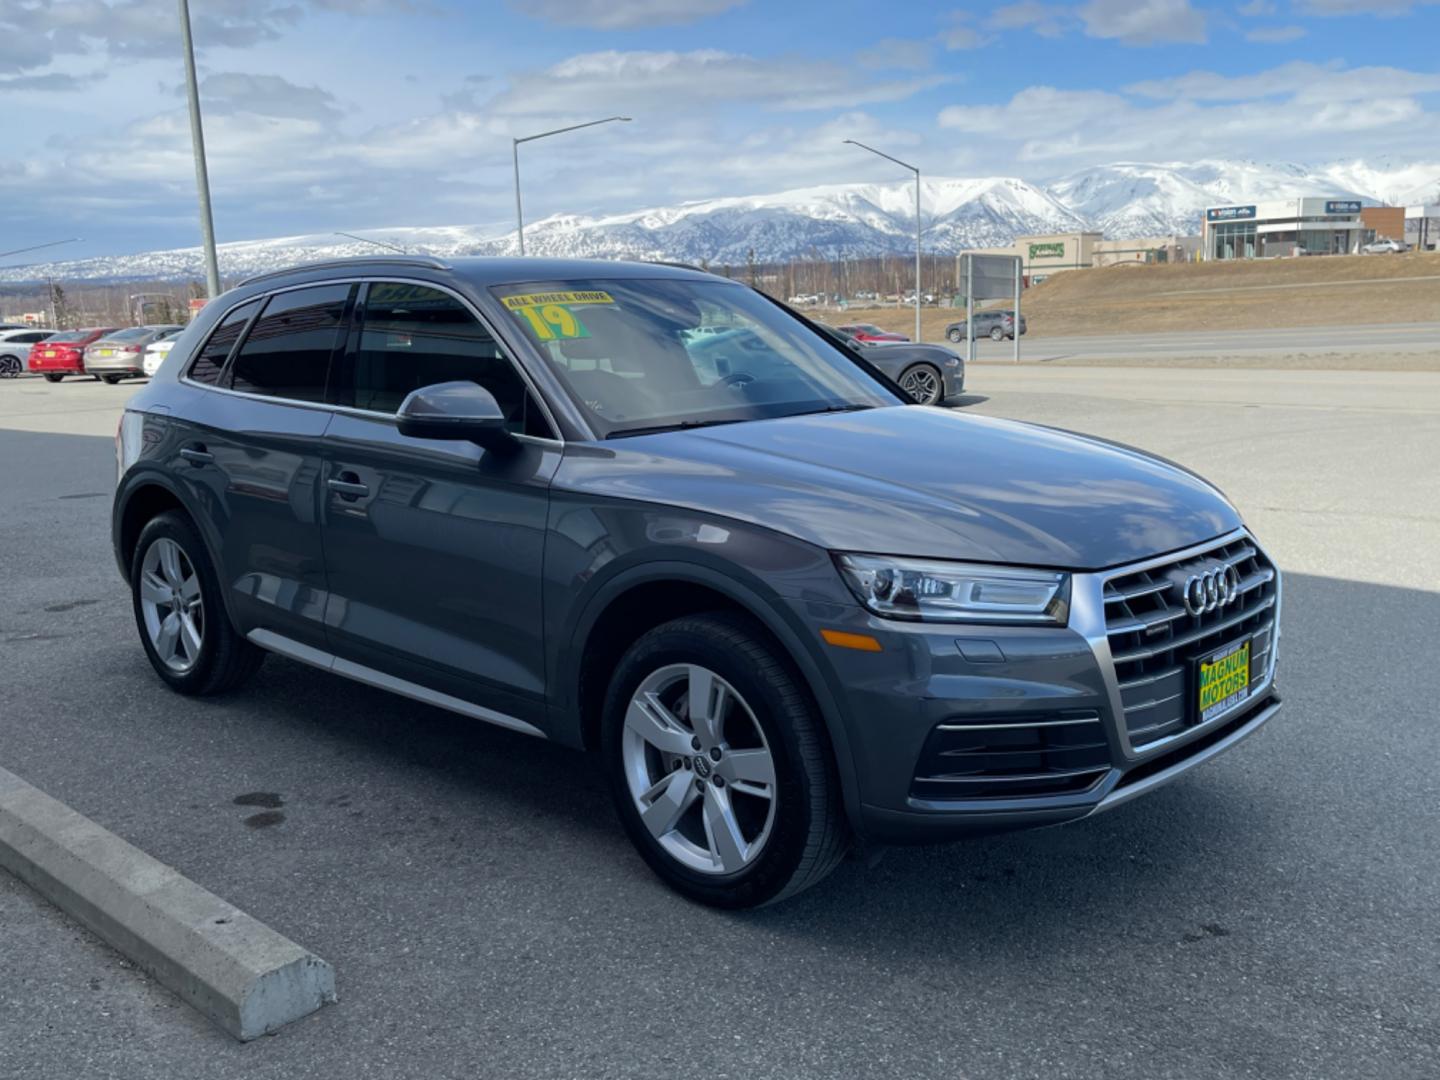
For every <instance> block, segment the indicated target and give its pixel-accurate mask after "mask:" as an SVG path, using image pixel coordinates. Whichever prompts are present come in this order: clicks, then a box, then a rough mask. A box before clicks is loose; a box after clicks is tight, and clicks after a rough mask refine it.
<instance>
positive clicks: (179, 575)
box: [130, 511, 265, 694]
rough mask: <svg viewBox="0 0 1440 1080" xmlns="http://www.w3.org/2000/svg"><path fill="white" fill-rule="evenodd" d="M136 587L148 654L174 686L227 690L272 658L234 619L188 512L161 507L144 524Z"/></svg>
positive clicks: (134, 571) (134, 563)
mask: <svg viewBox="0 0 1440 1080" xmlns="http://www.w3.org/2000/svg"><path fill="white" fill-rule="evenodd" d="M130 590H131V594H132V599H133V606H134V610H135V625H136V626H137V627H138V628H139V631H140V641H141V643H142V644H143V645H144V647H145V655H146V656H148V657H149V658H150V665H151V666H152V667H153V668H154V669H155V673H156V674H157V675H159V676H160V678H161V679H163V680H164V681H165V682H166V683H168V684H169V686H170V688H171V689H173V690H178V691H179V692H180V693H182V694H219V693H224V692H225V691H227V690H232V689H234V688H235V687H237V686H239V685H240V684H241V683H242V682H244V681H245V680H246V679H248V678H249V677H250V676H251V675H253V674H254V673H255V670H256V669H257V668H258V667H259V666H260V663H261V661H262V660H264V659H265V653H264V652H263V651H262V650H260V649H258V648H256V647H255V646H254V645H252V644H250V642H248V641H246V640H245V639H244V638H243V637H241V636H240V634H239V633H237V632H236V630H235V628H234V627H233V626H232V625H230V620H229V619H228V618H227V617H226V615H225V608H224V604H223V600H222V597H221V594H220V580H219V578H218V577H217V576H216V574H215V568H214V567H213V566H212V565H211V562H210V555H209V552H207V551H206V549H205V545H204V543H203V542H202V541H201V539H200V534H199V533H197V532H196V531H195V527H194V525H192V524H191V523H190V520H189V519H188V518H186V517H185V516H184V515H183V514H179V513H175V512H173V511H172V512H170V513H165V514H161V515H159V516H158V517H155V518H153V519H152V520H151V521H150V522H149V523H148V524H147V525H146V526H145V528H144V529H143V530H142V531H141V533H140V540H139V542H138V543H137V544H136V545H135V555H134V558H133V559H132V560H131V563H130Z"/></svg>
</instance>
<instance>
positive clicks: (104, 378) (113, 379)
mask: <svg viewBox="0 0 1440 1080" xmlns="http://www.w3.org/2000/svg"><path fill="white" fill-rule="evenodd" d="M96 378H98V379H99V380H100V381H101V382H103V383H104V384H105V385H106V386H114V385H115V384H116V383H118V382H119V381H120V376H119V375H98V376H96Z"/></svg>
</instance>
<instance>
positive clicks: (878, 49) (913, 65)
mask: <svg viewBox="0 0 1440 1080" xmlns="http://www.w3.org/2000/svg"><path fill="white" fill-rule="evenodd" d="M855 59H856V60H858V61H859V62H860V64H861V66H863V67H868V68H875V69H877V70H882V71H883V70H886V69H898V70H903V71H924V70H925V69H926V68H928V67H929V66H930V61H931V46H930V43H929V42H927V41H915V40H913V39H909V38H881V39H880V40H879V41H877V42H875V44H874V45H871V46H870V47H869V48H866V49H862V50H861V51H860V52H858V53H856V54H855Z"/></svg>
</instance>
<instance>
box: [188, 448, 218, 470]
mask: <svg viewBox="0 0 1440 1080" xmlns="http://www.w3.org/2000/svg"><path fill="white" fill-rule="evenodd" d="M180 456H181V457H182V458H184V459H185V460H186V461H188V462H190V464H191V465H194V466H195V468H197V469H200V468H204V467H205V466H206V465H211V464H213V463H214V461H215V455H214V454H212V453H210V451H209V450H206V449H205V444H204V443H192V444H191V445H190V446H182V447H181V448H180Z"/></svg>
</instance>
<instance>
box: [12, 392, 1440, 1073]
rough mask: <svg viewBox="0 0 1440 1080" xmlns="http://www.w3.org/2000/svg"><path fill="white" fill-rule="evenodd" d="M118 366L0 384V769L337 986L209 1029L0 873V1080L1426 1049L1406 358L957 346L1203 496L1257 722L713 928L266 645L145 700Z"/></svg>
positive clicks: (639, 875)
mask: <svg viewBox="0 0 1440 1080" xmlns="http://www.w3.org/2000/svg"><path fill="white" fill-rule="evenodd" d="M131 390H132V387H129V386H126V385H121V386H117V387H106V386H102V385H101V384H98V383H92V382H80V381H70V382H66V383H64V384H61V385H59V386H50V385H48V384H44V383H42V382H39V381H37V380H30V379H23V380H17V381H13V382H0V469H3V472H0V476H3V480H0V553H3V558H4V560H5V565H6V571H7V572H6V573H5V574H4V575H3V576H0V657H3V660H4V669H3V670H4V677H3V679H0V767H4V768H7V769H10V770H11V771H13V772H16V773H18V774H20V775H21V776H23V777H24V778H26V779H27V780H29V781H30V782H31V783H33V784H36V785H38V786H39V787H41V788H43V789H45V790H46V791H48V792H49V793H50V794H51V795H54V796H55V797H56V798H59V799H62V800H64V801H65V802H67V803H69V804H70V805H71V806H73V807H74V808H76V809H77V810H79V811H81V812H82V813H84V814H87V815H89V816H90V817H92V818H93V819H95V820H96V821H98V822H99V823H101V824H102V825H104V826H106V827H107V828H110V829H112V830H114V831H115V832H117V833H119V834H120V835H121V836H123V837H125V838H126V839H127V840H130V841H131V842H132V843H135V844H137V845H139V846H140V847H141V848H143V849H144V850H146V851H148V852H149V853H150V854H152V855H154V856H155V857H157V858H159V859H161V860H163V861H164V862H167V863H169V864H171V865H173V866H175V867H177V868H178V869H180V870H181V871H182V872H183V873H185V874H187V875H188V876H189V877H191V878H192V879H193V880H195V881H197V882H199V883H200V884H202V885H204V886H205V887H206V888H208V889H211V890H212V891H214V892H216V893H218V894H220V895H221V896H223V897H225V898H226V899H227V900H230V901H232V902H233V903H235V904H238V905H239V906H240V907H241V908H243V909H245V910H246V911H248V912H250V913H251V914H253V915H255V916H256V917H257V918H259V919H261V920H263V921H265V922H267V923H269V924H270V925H271V926H273V927H274V928H275V929H277V930H279V931H280V932H281V933H284V934H286V935H287V936H289V937H291V938H293V939H295V940H296V941H298V942H300V943H302V944H303V945H305V946H306V947H308V948H310V949H313V950H314V951H315V952H316V953H318V954H319V955H321V956H323V957H325V958H326V959H327V960H329V961H330V962H331V963H333V964H334V965H335V967H336V970H337V973H338V978H339V984H340V995H341V1001H340V1003H339V1004H338V1005H336V1006H332V1007H329V1008H327V1009H325V1010H323V1011H322V1012H320V1013H319V1014H317V1015H315V1016H312V1017H309V1018H308V1019H305V1020H303V1021H301V1022H299V1023H298V1024H296V1025H294V1026H292V1027H290V1028H287V1029H285V1030H284V1031H282V1032H281V1033H280V1034H278V1035H276V1036H274V1037H272V1038H267V1039H262V1040H259V1041H257V1042H255V1043H250V1044H246V1045H240V1044H236V1043H234V1042H232V1041H231V1040H230V1039H229V1037H228V1036H226V1035H224V1034H223V1033H221V1032H220V1031H218V1030H217V1029H215V1028H212V1027H211V1026H210V1025H209V1024H208V1023H207V1022H206V1021H204V1020H203V1019H201V1018H200V1017H199V1016H198V1015H196V1014H194V1013H192V1012H190V1011H189V1010H188V1009H186V1008H185V1007H183V1006H181V1005H180V1004H178V1003H177V1002H176V1001H175V1000H174V999H173V998H171V997H170V995H169V994H167V993H166V992H164V991H163V990H160V989H159V988H158V987H156V986H155V985H154V984H153V983H151V982H150V981H149V980H148V979H146V978H145V977H144V976H142V975H140V974H138V973H137V972H136V971H135V970H133V969H131V968H130V967H129V966H128V965H127V964H125V962H124V961H122V960H121V959H120V958H119V957H118V956H117V955H116V954H115V953H113V952H111V951H110V950H108V949H107V948H105V947H103V946H101V945H100V944H98V943H97V942H96V941H94V940H93V939H92V938H90V937H89V936H88V935H87V934H86V933H85V932H83V931H81V930H79V929H77V928H76V927H75V926H74V925H73V924H71V923H70V922H69V920H68V919H66V918H65V917H63V916H61V915H59V914H58V913H56V912H55V911H54V910H53V909H50V908H49V907H47V906H46V905H45V904H44V903H43V902H41V901H39V900H38V899H37V898H36V897H35V896H34V895H33V894H31V893H30V892H29V891H28V890H27V889H25V888H24V887H22V886H20V885H18V884H17V883H16V882H14V881H13V880H11V879H9V878H8V877H5V876H4V875H3V874H0V1076H15V1077H26V1078H27V1080H28V1078H35V1077H56V1078H65V1080H74V1078H79V1077H91V1076H96V1077H99V1076H116V1077H125V1078H127V1080H135V1078H142V1077H152V1076H153V1077H173V1076H179V1075H186V1076H205V1077H214V1078H225V1077H239V1076H247V1077H271V1076H274V1077H280V1076H293V1075H297V1074H299V1075H316V1076H333V1077H366V1076H386V1077H398V1076H417V1077H418V1076H424V1077H450V1076H454V1077H461V1076H463V1077H470V1078H473V1077H477V1076H487V1077H488V1076H494V1077H505V1078H521V1077H652V1076H653V1077H661V1076H665V1077H671V1076H678V1075H687V1076H703V1077H707V1078H725V1077H785V1078H796V1077H837V1076H843V1077H871V1076H874V1077H902V1078H912V1077H915V1078H918V1077H945V1078H948V1080H958V1078H961V1077H977V1078H978V1077H985V1078H1004V1077H1044V1078H1059V1077H1115V1076H1143V1077H1146V1078H1147V1080H1159V1078H1167V1077H1205V1078H1216V1077H1225V1078H1228V1077H1256V1078H1266V1080H1273V1078H1282V1077H1326V1078H1340V1077H1365V1078H1367V1080H1374V1078H1384V1080H1405V1078H1416V1080H1420V1078H1426V1080H1433V1078H1434V1077H1435V1076H1436V1075H1437V1073H1440V1066H1437V1062H1440V904H1437V900H1436V898H1437V897H1440V769H1437V765H1436V763H1437V761H1440V726H1437V723H1436V706H1435V703H1436V701H1437V700H1440V664H1437V662H1436V661H1437V656H1440V651H1437V646H1436V642H1437V641H1440V470H1437V468H1436V467H1435V462H1436V461H1437V460H1440V375H1436V374H1431V373H1424V372H1417V373H1406V372H1364V371H1357V372H1342V371H1326V372H1307V371H1284V372H1282V371H1239V370H1218V371H1212V370H1195V369H1187V370H1150V369H1140V368H1134V367H1127V368H1053V369H1052V368H1043V367H1022V368H1019V369H1014V370H1011V369H1006V368H1003V367H991V366H983V367H977V368H976V369H975V370H974V371H973V372H972V375H971V390H972V394H971V396H970V397H968V398H966V399H965V400H964V401H963V402H962V403H961V404H960V407H961V408H963V409H967V410H974V411H976V412H980V413H986V414H990V415H1000V416H1010V417H1016V418H1021V419H1028V420H1035V421H1038V422H1042V423H1047V424H1054V425H1058V426H1064V427H1071V428H1077V429H1080V430H1084V431H1088V432H1093V433H1096V434H1099V435H1103V436H1105V437H1109V438H1114V439H1118V440H1121V441H1124V442H1128V443H1133V444H1136V445H1139V446H1142V447H1144V448H1146V449H1149V450H1153V451H1155V452H1158V453H1160V454H1162V455H1164V456H1166V457H1169V458H1172V459H1174V460H1176V461H1179V462H1181V463H1183V464H1185V465H1187V466H1190V467H1192V468H1194V469H1196V470H1198V471H1200V472H1201V473H1203V474H1205V475H1207V476H1209V477H1210V478H1211V479H1213V480H1215V481H1216V482H1218V483H1219V484H1220V485H1221V487H1223V488H1224V489H1225V490H1226V491H1227V493H1228V494H1229V495H1230V496H1231V498H1232V499H1233V500H1234V501H1235V502H1236V503H1237V504H1238V505H1239V506H1240V507H1241V509H1242V510H1243V512H1244V513H1245V515H1246V517H1247V519H1248V520H1249V522H1250V524H1251V525H1252V527H1253V528H1254V529H1255V530H1256V532H1257V533H1258V535H1259V536H1260V538H1261V539H1262V540H1263V541H1264V542H1265V543H1266V544H1267V547H1268V548H1269V550H1270V553H1271V554H1272V555H1273V556H1274V557H1275V558H1276V559H1277V561H1278V562H1279V563H1280V565H1281V566H1282V568H1283V569H1284V570H1285V571H1287V573H1288V577H1287V581H1286V593H1285V598H1284V618H1283V626H1284V638H1283V641H1282V646H1281V659H1280V664H1281V666H1280V684H1281V687H1282V689H1283V692H1284V694H1285V701H1286V705H1285V708H1284V710H1283V711H1282V712H1281V714H1280V716H1279V717H1278V718H1277V719H1276V720H1275V721H1274V722H1273V723H1272V724H1271V725H1269V727H1268V728H1267V729H1266V730H1265V731H1263V732H1262V733H1261V734H1259V735H1258V736H1257V737H1256V738H1255V739H1252V740H1250V741H1249V742H1247V743H1245V744H1244V745H1243V746H1241V747H1239V748H1237V749H1236V750H1235V751H1234V752H1232V753H1230V754H1228V755H1226V756H1225V757H1223V758H1221V759H1219V760H1217V761H1216V762H1213V763H1211V764H1209V765H1207V766H1206V767H1204V768H1202V769H1198V770H1196V771H1194V772H1192V773H1190V774H1189V775H1187V776H1186V777H1184V778H1182V779H1180V780H1179V781H1177V782H1175V783H1173V784H1171V785H1170V786H1168V787H1166V788H1164V789H1161V790H1160V791H1157V792H1155V793H1153V794H1151V795H1149V796H1147V797H1146V798H1144V799H1140V800H1137V801H1135V802H1133V803H1131V804H1129V805H1127V806H1124V807H1122V808H1120V809H1118V810H1116V811H1115V812H1113V813H1110V814H1106V815H1103V816H1102V817H1099V818H1096V819H1094V820H1091V821H1086V822H1081V823H1078V824H1076V825H1072V826H1068V827H1064V828H1061V829H1052V830H1047V831H1040V832H1032V833H1024V834H1015V835H1011V836H1007V837H1001V838H997V839H989V840H984V841H979V842H974V843H970V844H964V845H957V846H947V847H922V848H910V849H901V850H895V851H892V852H890V853H888V854H887V855H886V856H885V857H884V859H883V860H882V861H880V862H879V863H878V865H873V866H870V865H867V864H866V863H864V862H861V861H858V860H854V861H851V862H849V863H847V864H846V865H845V866H843V867H842V868H841V869H840V870H839V871H838V872H837V873H836V874H835V875H834V876H832V877H831V878H830V879H829V880H828V881H826V882H825V883H824V884H823V885H821V886H820V887H819V888H817V889H814V890H812V891H811V892H808V893H805V894H803V895H801V896H800V897H798V898H796V899H795V900H792V901H790V902H788V903H786V904H783V905H781V906H778V907H776V908H773V909H767V910H762V911H758V912H749V913H742V914H721V913H716V912H713V911H710V910H706V909H702V908H699V907H695V906H692V905H690V904H687V903H685V902H683V901H681V900H679V899H677V898H676V897H674V896H673V895H672V894H670V893H669V892H667V891H666V890H665V889H664V888H663V887H662V886H661V885H660V884H659V883H658V882H657V881H656V880H655V879H653V878H652V877H651V876H650V874H649V873H648V871H647V870H646V869H645V867H644V866H643V864H642V863H641V862H640V860H639V858H638V856H636V855H635V854H634V853H633V852H632V850H631V848H630V846H629V844H628V842H627V841H626V839H625V837H624V836H623V834H622V832H621V830H620V828H619V826H618V823H617V822H616V821H615V820H614V817H613V815H612V813H611V810H610V808H609V805H608V802H607V800H606V797H605V794H604V792H603V789H602V781H601V779H600V777H599V776H598V775H597V772H596V770H595V768H594V767H593V766H592V764H591V763H590V762H589V761H587V760H586V759H585V758H584V757H583V756H581V755H578V754H575V753H572V752H569V751H565V750H561V749H559V748H556V747H552V746H549V745H547V744H545V743H543V742H540V741H538V740H533V739H527V738H525V737H523V736H518V735H513V734H510V733H507V732H505V731H501V730H498V729H494V728H490V727H486V726H484V725H479V724H476V723H474V722H471V721H467V720H464V719H462V718H459V717H456V716H452V715H450V714H447V713H442V712H439V711H436V710H432V709H429V708H427V707H424V706H421V705H417V704H414V703H412V702H409V701H406V700H402V699H400V698H396V697H392V696H389V695H386V694H384V693H382V692H380V691H377V690H372V689H369V688H366V687H362V686H358V685H354V684H351V683H348V682H343V681H340V680H338V679H334V678H331V677H328V676H322V675H319V674H317V673H315V672H314V671H312V670H310V669H308V668H304V667H301V666H299V665H297V664H293V663H290V662H287V661H284V660H281V659H278V658H271V659H270V660H269V661H267V664H266V666H265V668H264V669H263V670H262V673H261V675H260V676H259V677H257V678H256V679H255V680H254V681H253V682H251V683H250V684H249V685H248V686H247V687H246V688H245V689H244V690H243V691H242V692H240V693H238V694H236V695H235V696H233V697H229V698H226V699H223V700H212V701H201V702H196V701H191V700H186V699H182V698H180V697H178V696H176V695H173V694H171V693H169V692H168V691H166V690H164V689H163V687H162V686H161V684H160V683H159V682H158V680H157V679H156V678H155V676H154V675H153V674H152V673H151V671H150V670H149V668H148V666H147V665H146V663H145V659H144V656H143V654H142V652H141V649H140V646H139V643H138V642H137V640H136V638H135V633H134V627H133V624H132V622H131V616H130V609H129V599H128V596H127V594H126V591H125V588H124V586H123V585H122V583H121V581H120V579H119V577H118V575H117V573H116V570H115V566H114V561H113V559H112V557H111V554H110V546H109V535H108V510H109V498H108V495H109V490H110V488H111V487H112V485H113V483H114V473H115V466H114V460H113V444H112V437H113V433H114V430H115V424H116V420H117V416H118V410H119V408H120V406H121V403H122V402H123V401H124V400H125V398H126V397H127V396H128V395H129V393H130V392H131ZM956 464H957V468H971V469H983V468H984V467H985V463H984V462H983V461H975V462H957V463H956Z"/></svg>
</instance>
